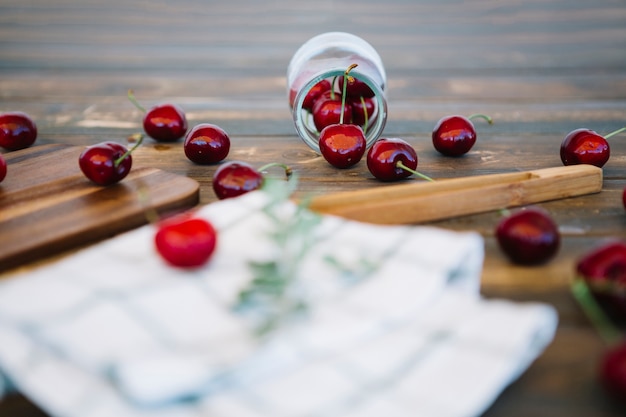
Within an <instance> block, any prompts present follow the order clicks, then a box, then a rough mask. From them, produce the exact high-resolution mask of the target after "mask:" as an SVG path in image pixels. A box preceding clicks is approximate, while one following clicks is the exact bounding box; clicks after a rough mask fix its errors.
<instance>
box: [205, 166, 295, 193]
mask: <svg viewBox="0 0 626 417" xmlns="http://www.w3.org/2000/svg"><path fill="white" fill-rule="evenodd" d="M273 166H280V167H282V168H283V169H284V170H285V175H286V176H287V178H289V177H290V176H291V173H292V171H291V168H290V167H288V166H286V165H283V164H278V163H270V164H266V165H264V166H262V167H261V168H260V169H258V170H257V169H255V168H254V167H253V166H252V165H250V164H247V163H245V162H239V161H230V162H226V163H225V164H222V165H220V167H219V168H217V170H216V171H215V174H213V191H215V195H216V196H217V198H219V199H220V200H223V199H226V198H232V197H237V196H240V195H242V194H245V193H248V192H250V191H254V190H257V189H259V188H261V186H262V185H263V182H264V181H265V177H264V176H263V174H262V172H263V171H264V170H265V169H267V168H270V167H273Z"/></svg>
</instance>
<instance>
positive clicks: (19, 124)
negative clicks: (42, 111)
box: [0, 112, 37, 151]
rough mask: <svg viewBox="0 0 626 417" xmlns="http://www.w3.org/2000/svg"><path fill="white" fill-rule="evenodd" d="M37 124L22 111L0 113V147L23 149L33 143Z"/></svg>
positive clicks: (8, 149)
mask: <svg viewBox="0 0 626 417" xmlns="http://www.w3.org/2000/svg"><path fill="white" fill-rule="evenodd" d="M36 139H37V126H36V125H35V122H34V121H33V119H32V118H31V117H30V116H29V115H28V114H26V113H23V112H8V113H2V114H0V147H2V148H4V149H6V150H7V151H17V150H19V149H25V148H28V147H29V146H31V145H32V144H33V143H35V140H36Z"/></svg>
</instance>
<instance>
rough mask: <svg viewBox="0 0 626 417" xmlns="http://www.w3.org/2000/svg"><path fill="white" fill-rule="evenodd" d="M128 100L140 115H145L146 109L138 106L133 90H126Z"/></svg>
mask: <svg viewBox="0 0 626 417" xmlns="http://www.w3.org/2000/svg"><path fill="white" fill-rule="evenodd" d="M128 99H129V100H130V102H131V103H133V104H134V105H135V107H137V108H138V109H139V110H141V112H142V113H147V111H146V108H145V107H143V106H142V105H141V104H139V102H138V101H137V99H136V98H135V93H134V92H133V90H128Z"/></svg>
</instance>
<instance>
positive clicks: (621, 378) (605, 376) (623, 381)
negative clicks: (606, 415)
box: [598, 342, 626, 404]
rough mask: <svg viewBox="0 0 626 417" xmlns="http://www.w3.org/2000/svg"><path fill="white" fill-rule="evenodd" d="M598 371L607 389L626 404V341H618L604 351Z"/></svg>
mask: <svg viewBox="0 0 626 417" xmlns="http://www.w3.org/2000/svg"><path fill="white" fill-rule="evenodd" d="M598 373H599V378H600V382H601V383H602V386H603V387H604V388H605V389H606V391H607V392H608V393H609V394H610V395H612V396H613V397H614V398H615V399H617V400H618V401H621V402H622V403H623V404H626V342H621V343H618V344H617V345H615V346H612V347H611V348H609V350H608V351H606V352H605V353H604V355H603V356H602V358H601V360H600V367H599V371H598Z"/></svg>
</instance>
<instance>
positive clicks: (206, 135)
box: [183, 123, 230, 165]
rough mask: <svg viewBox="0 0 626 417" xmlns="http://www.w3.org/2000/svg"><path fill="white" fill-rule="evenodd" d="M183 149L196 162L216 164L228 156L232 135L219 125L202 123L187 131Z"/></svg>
mask: <svg viewBox="0 0 626 417" xmlns="http://www.w3.org/2000/svg"><path fill="white" fill-rule="evenodd" d="M183 149H184V151H185V156H187V158H188V159H189V160H190V161H192V162H195V163H196V164H201V165H209V164H215V163H217V162H220V161H222V160H224V159H225V158H226V157H227V156H228V152H229V151H230V137H229V136H228V134H227V133H226V131H224V129H222V128H221V127H219V126H217V125H214V124H211V123H200V124H198V125H196V126H195V127H194V128H193V129H191V130H190V131H189V132H188V133H187V136H186V137H185V142H184V144H183Z"/></svg>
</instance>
